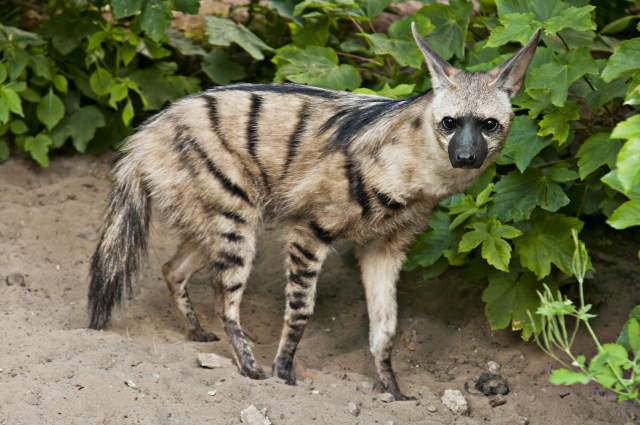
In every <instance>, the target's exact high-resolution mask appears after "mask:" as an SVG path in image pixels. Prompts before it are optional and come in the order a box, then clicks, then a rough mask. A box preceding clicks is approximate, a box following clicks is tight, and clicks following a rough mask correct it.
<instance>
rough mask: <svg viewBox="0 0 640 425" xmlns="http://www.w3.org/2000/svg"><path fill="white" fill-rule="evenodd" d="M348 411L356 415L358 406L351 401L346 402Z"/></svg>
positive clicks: (358, 409) (358, 410)
mask: <svg viewBox="0 0 640 425" xmlns="http://www.w3.org/2000/svg"><path fill="white" fill-rule="evenodd" d="M347 407H348V409H349V413H351V414H352V415H353V416H358V415H359V414H360V407H359V406H358V405H357V404H356V403H355V402H353V401H350V402H349V404H348V406H347Z"/></svg>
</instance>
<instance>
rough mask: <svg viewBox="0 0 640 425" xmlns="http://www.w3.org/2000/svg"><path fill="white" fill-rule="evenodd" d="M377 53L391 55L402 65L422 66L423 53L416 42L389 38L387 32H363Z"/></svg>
mask: <svg viewBox="0 0 640 425" xmlns="http://www.w3.org/2000/svg"><path fill="white" fill-rule="evenodd" d="M363 36H364V37H365V38H366V39H367V41H369V44H370V45H371V50H372V51H373V53H375V54H376V55H391V56H393V58H394V59H395V60H396V62H398V64H399V65H400V66H410V67H412V68H420V67H421V66H422V60H423V59H422V58H423V56H422V53H420V49H418V47H417V46H416V44H415V42H411V41H408V40H397V39H392V38H389V37H388V36H387V35H386V34H363Z"/></svg>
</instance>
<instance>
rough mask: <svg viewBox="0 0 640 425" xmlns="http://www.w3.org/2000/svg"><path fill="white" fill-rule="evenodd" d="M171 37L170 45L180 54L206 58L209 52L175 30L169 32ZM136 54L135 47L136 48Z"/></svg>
mask: <svg viewBox="0 0 640 425" xmlns="http://www.w3.org/2000/svg"><path fill="white" fill-rule="evenodd" d="M167 35H168V37H169V44H170V45H171V47H173V48H174V49H176V50H177V51H178V52H180V53H181V54H183V55H185V56H190V55H199V56H204V55H206V54H207V52H206V51H205V50H204V49H203V48H202V47H200V46H198V45H197V44H195V43H194V42H193V40H192V39H191V38H187V37H185V36H184V35H183V34H182V33H181V32H180V31H178V30H175V29H169V31H168V32H167ZM134 52H135V47H134Z"/></svg>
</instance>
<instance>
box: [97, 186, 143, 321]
mask: <svg viewBox="0 0 640 425" xmlns="http://www.w3.org/2000/svg"><path fill="white" fill-rule="evenodd" d="M127 180H128V181H126V182H117V183H116V184H115V186H114V188H113V190H112V192H111V195H110V196H109V203H108V206H107V211H106V214H105V222H104V227H103V229H102V234H101V235H100V240H99V242H98V246H97V247H96V252H95V253H94V254H93V257H92V258H91V266H90V267H91V268H90V276H91V283H90V284H89V316H90V322H89V327H90V328H92V329H102V328H104V327H105V326H106V325H107V324H108V323H109V319H111V311H112V310H113V307H114V306H115V305H116V304H118V303H120V302H121V301H122V295H123V292H124V290H125V288H126V290H127V291H128V293H129V294H130V293H131V289H132V279H133V278H134V277H135V274H136V272H137V270H138V267H139V265H140V260H141V258H142V257H143V255H144V254H145V253H146V250H147V236H148V231H149V216H150V205H149V199H148V193H147V191H146V189H145V187H144V183H143V181H142V179H141V178H139V177H133V176H129V178H128V179H127Z"/></svg>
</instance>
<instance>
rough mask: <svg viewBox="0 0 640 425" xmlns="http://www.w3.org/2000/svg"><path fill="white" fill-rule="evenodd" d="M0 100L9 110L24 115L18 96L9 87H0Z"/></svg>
mask: <svg viewBox="0 0 640 425" xmlns="http://www.w3.org/2000/svg"><path fill="white" fill-rule="evenodd" d="M0 101H1V102H2V103H4V104H5V105H6V106H7V108H8V109H9V111H11V112H13V113H14V114H18V115H20V116H21V117H24V113H23V112H22V101H21V100H20V96H18V94H17V93H16V92H15V91H14V90H13V89H12V88H11V87H7V86H4V87H0Z"/></svg>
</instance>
